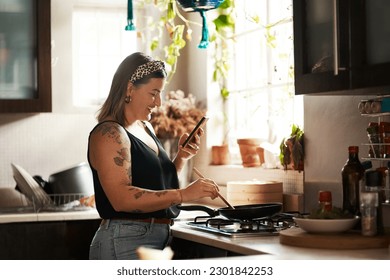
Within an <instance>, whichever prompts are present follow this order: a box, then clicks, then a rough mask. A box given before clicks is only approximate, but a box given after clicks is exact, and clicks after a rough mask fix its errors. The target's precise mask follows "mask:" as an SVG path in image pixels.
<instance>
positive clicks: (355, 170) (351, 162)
mask: <svg viewBox="0 0 390 280" xmlns="http://www.w3.org/2000/svg"><path fill="white" fill-rule="evenodd" d="M348 153H349V157H348V160H347V162H346V163H345V165H344V166H343V168H342V169H341V177H342V186H343V211H344V212H349V213H350V214H352V215H357V216H360V199H359V193H360V189H361V187H363V186H364V185H363V182H364V167H363V165H362V164H361V163H360V160H359V147H358V146H349V147H348Z"/></svg>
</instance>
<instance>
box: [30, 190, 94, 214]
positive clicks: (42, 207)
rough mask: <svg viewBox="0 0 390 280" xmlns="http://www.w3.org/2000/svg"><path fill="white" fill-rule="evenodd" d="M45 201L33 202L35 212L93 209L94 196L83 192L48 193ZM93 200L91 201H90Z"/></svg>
mask: <svg viewBox="0 0 390 280" xmlns="http://www.w3.org/2000/svg"><path fill="white" fill-rule="evenodd" d="M48 196H49V198H50V199H49V200H46V201H45V203H43V204H42V203H40V204H37V203H34V201H33V205H34V209H35V212H37V213H38V212H64V211H85V210H90V209H93V208H94V207H93V206H94V198H92V196H91V195H88V194H84V193H67V194H49V195H48ZM91 200H93V202H91Z"/></svg>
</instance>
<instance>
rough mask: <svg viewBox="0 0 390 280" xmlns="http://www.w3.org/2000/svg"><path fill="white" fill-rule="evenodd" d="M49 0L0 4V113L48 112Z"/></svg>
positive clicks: (49, 65) (49, 87) (49, 104)
mask: <svg viewBox="0 0 390 280" xmlns="http://www.w3.org/2000/svg"><path fill="white" fill-rule="evenodd" d="M50 33H51V30H50V0H13V1H9V0H0V113H16V112H51V110H52V108H51V107H52V105H51V103H52V102H51V36H50Z"/></svg>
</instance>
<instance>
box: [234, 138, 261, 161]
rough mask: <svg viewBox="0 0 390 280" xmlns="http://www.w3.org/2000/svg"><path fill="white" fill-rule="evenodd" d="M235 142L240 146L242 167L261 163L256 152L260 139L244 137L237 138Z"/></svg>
mask: <svg viewBox="0 0 390 280" xmlns="http://www.w3.org/2000/svg"><path fill="white" fill-rule="evenodd" d="M237 143H238V146H239V148H240V154H241V159H242V165H243V166H244V167H256V166H260V164H261V163H260V158H259V154H258V153H257V148H258V147H259V145H260V143H261V140H260V139H258V138H244V139H237ZM263 152H264V150H263ZM263 161H264V158H263Z"/></svg>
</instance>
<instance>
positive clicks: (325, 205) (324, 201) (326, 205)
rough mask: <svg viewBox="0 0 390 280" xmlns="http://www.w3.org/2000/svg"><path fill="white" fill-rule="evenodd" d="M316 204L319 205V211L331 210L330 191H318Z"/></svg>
mask: <svg viewBox="0 0 390 280" xmlns="http://www.w3.org/2000/svg"><path fill="white" fill-rule="evenodd" d="M318 204H319V206H320V209H321V212H325V211H332V192H330V191H319V192H318Z"/></svg>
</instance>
